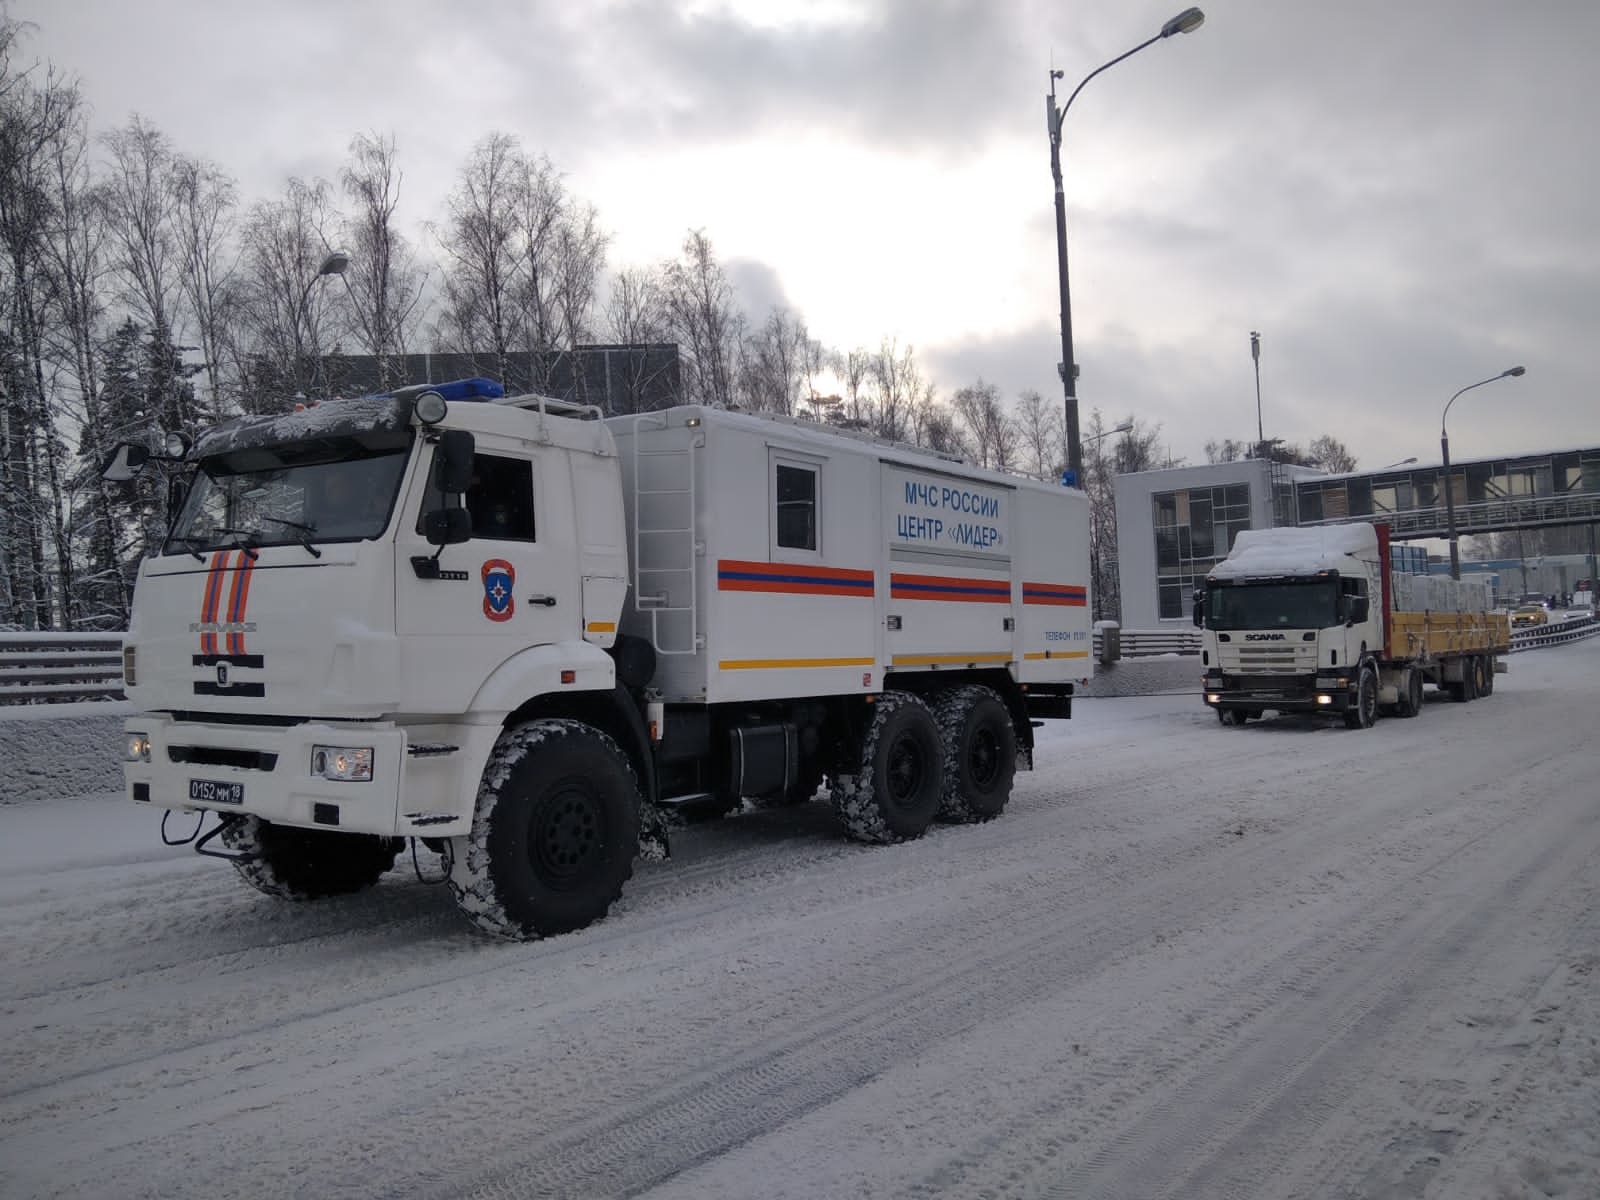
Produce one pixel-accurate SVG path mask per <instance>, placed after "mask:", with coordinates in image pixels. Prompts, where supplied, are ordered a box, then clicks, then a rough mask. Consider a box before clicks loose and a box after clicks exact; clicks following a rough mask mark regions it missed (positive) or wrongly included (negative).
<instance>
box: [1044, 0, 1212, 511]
mask: <svg viewBox="0 0 1600 1200" xmlns="http://www.w3.org/2000/svg"><path fill="white" fill-rule="evenodd" d="M1205 19H1206V15H1205V13H1203V12H1201V11H1200V10H1199V9H1198V8H1186V9H1184V10H1183V11H1182V12H1181V13H1179V14H1178V15H1177V16H1175V17H1173V18H1172V19H1171V20H1170V21H1168V22H1167V23H1166V24H1165V25H1163V26H1162V27H1161V31H1160V32H1159V33H1157V34H1156V35H1155V36H1154V37H1152V38H1149V39H1147V40H1145V41H1143V42H1140V43H1139V44H1138V45H1137V46H1135V47H1134V48H1133V49H1132V50H1129V51H1127V53H1125V54H1119V55H1117V57H1116V58H1113V59H1112V60H1111V61H1110V62H1107V63H1103V64H1101V65H1100V66H1098V67H1096V68H1095V69H1094V70H1092V71H1090V72H1089V73H1088V74H1087V75H1085V76H1084V78H1083V82H1082V83H1080V84H1078V86H1077V87H1075V88H1073V89H1072V94H1071V95H1070V96H1068V97H1067V102H1066V103H1065V104H1063V105H1062V106H1061V107H1060V108H1057V107H1056V80H1058V79H1060V78H1061V77H1062V72H1060V71H1057V70H1051V72H1050V94H1049V95H1048V96H1046V97H1045V106H1046V109H1045V115H1046V117H1047V120H1048V125H1049V130H1050V174H1051V176H1052V177H1053V178H1054V180H1055V185H1056V260H1057V269H1058V271H1059V274H1060V287H1061V386H1062V389H1063V391H1064V392H1065V400H1066V417H1067V468H1068V470H1069V471H1070V472H1071V475H1072V486H1073V487H1082V486H1083V482H1082V480H1083V445H1082V443H1081V442H1080V441H1079V439H1078V367H1077V364H1076V363H1074V362H1073V360H1072V291H1071V288H1070V287H1069V286H1068V283H1067V202H1066V195H1065V193H1064V192H1063V191H1062V188H1061V122H1062V119H1063V118H1065V117H1066V115H1067V109H1069V108H1071V107H1072V102H1073V101H1074V100H1076V99H1077V98H1078V93H1079V92H1081V91H1083V87H1084V84H1086V83H1088V82H1089V80H1091V79H1093V78H1094V77H1095V76H1096V75H1098V74H1100V72H1102V71H1104V70H1107V69H1108V68H1110V67H1114V66H1116V65H1117V64H1118V63H1119V62H1121V61H1122V60H1123V59H1125V58H1129V57H1131V56H1133V55H1135V54H1137V53H1139V51H1141V50H1143V49H1144V48H1145V47H1146V46H1153V45H1155V43H1157V42H1159V41H1161V40H1162V39H1163V38H1169V37H1171V36H1172V35H1173V34H1175V33H1190V32H1192V31H1194V30H1196V29H1198V28H1200V26H1201V24H1202V23H1203V22H1204V21H1205Z"/></svg>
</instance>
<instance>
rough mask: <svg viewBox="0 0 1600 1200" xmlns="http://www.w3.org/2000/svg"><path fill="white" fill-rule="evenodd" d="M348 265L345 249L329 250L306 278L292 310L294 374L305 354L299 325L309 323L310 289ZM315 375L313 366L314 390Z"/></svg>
mask: <svg viewBox="0 0 1600 1200" xmlns="http://www.w3.org/2000/svg"><path fill="white" fill-rule="evenodd" d="M349 265H350V255H349V253H348V252H347V251H344V250H330V251H329V252H328V256H327V257H326V258H324V259H323V260H322V265H321V266H319V267H318V268H317V273H316V274H315V275H313V276H312V277H311V278H310V279H308V280H306V286H305V288H304V290H302V291H301V293H300V303H299V304H298V305H297V306H296V307H295V310H294V366H295V374H296V375H298V374H299V373H300V360H301V358H303V357H304V356H305V342H304V340H303V339H302V338H301V336H300V326H301V324H302V323H304V324H306V325H309V324H310V321H309V320H307V318H308V317H309V316H310V313H309V312H308V311H307V309H306V306H307V305H308V304H310V302H311V289H312V288H314V287H316V286H317V280H319V279H322V278H324V277H325V276H328V275H343V274H344V272H345V268H346V267H348V266H349ZM321 362H322V355H321V354H320V353H319V354H318V355H317V363H318V364H319V365H320V364H321ZM316 377H317V371H316V369H315V368H313V370H312V374H311V387H312V390H313V391H315V390H316Z"/></svg>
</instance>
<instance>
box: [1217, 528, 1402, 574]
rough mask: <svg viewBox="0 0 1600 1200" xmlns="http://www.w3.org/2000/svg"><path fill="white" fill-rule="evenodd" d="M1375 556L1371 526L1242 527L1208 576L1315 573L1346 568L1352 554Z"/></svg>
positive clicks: (1374, 540)
mask: <svg viewBox="0 0 1600 1200" xmlns="http://www.w3.org/2000/svg"><path fill="white" fill-rule="evenodd" d="M1352 555H1354V556H1357V557H1361V558H1368V559H1372V558H1376V557H1377V556H1378V532H1377V530H1375V529H1373V527H1372V526H1371V525H1323V526H1318V527H1316V528H1311V529H1294V528H1287V529H1244V530H1240V532H1239V534H1238V536H1237V537H1236V538H1235V539H1234V542H1233V550H1232V552H1231V553H1229V555H1228V557H1227V558H1226V559H1224V560H1223V561H1222V562H1219V563H1218V564H1217V565H1216V566H1214V567H1212V568H1211V571H1210V573H1209V575H1208V578H1211V579H1243V578H1246V577H1249V576H1263V575H1314V574H1316V573H1317V572H1318V571H1338V570H1347V569H1348V568H1349V567H1350V566H1351V563H1350V558H1351V556H1352Z"/></svg>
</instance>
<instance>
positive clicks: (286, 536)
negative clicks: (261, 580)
mask: <svg viewBox="0 0 1600 1200" xmlns="http://www.w3.org/2000/svg"><path fill="white" fill-rule="evenodd" d="M410 441H411V439H410V435H409V433H407V432H399V433H387V434H383V435H381V436H377V437H373V436H368V437H364V438H363V439H362V440H361V441H360V442H357V441H355V440H353V439H327V438H323V439H319V440H317V441H316V442H308V443H299V444H293V445H283V446H268V447H260V446H252V447H249V448H247V449H239V450H234V451H230V452H228V453H226V454H219V455H215V456H213V457H211V458H206V459H202V460H201V461H200V464H199V466H198V468H197V469H196V471H195V474H194V479H193V482H192V483H191V485H190V488H189V494H188V496H187V497H186V498H185V499H184V502H183V507H182V509H181V511H180V512H179V513H178V519H177V520H176V521H175V522H174V523H173V527H172V532H171V533H170V534H169V535H168V537H167V544H166V546H165V548H164V552H165V553H167V554H184V553H190V552H193V553H196V554H199V553H203V552H204V551H207V550H215V549H221V548H223V547H227V546H238V545H248V546H277V545H286V544H287V545H293V544H295V543H302V544H303V543H307V542H351V541H359V540H361V539H363V538H375V537H377V536H379V535H380V534H381V533H382V532H383V531H384V529H385V528H386V527H387V526H388V524H389V513H390V511H391V510H392V509H393V508H394V501H395V495H396V493H398V491H399V490H400V478H401V476H402V474H404V472H405V465H406V455H407V451H408V449H409V447H410Z"/></svg>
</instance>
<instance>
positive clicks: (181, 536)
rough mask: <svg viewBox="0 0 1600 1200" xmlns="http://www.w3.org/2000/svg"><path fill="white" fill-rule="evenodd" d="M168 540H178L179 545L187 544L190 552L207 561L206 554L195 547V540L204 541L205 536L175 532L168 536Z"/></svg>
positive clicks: (202, 560)
mask: <svg viewBox="0 0 1600 1200" xmlns="http://www.w3.org/2000/svg"><path fill="white" fill-rule="evenodd" d="M167 540H168V541H169V542H177V543H178V544H179V545H187V546H188V549H189V553H190V554H192V555H194V556H195V557H196V558H197V559H199V560H200V561H201V562H205V560H206V556H205V555H204V554H201V553H200V551H198V550H196V549H195V548H194V543H195V542H203V541H205V538H202V537H196V536H195V535H194V534H192V533H175V534H172V535H171V536H170V537H168V538H167Z"/></svg>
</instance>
